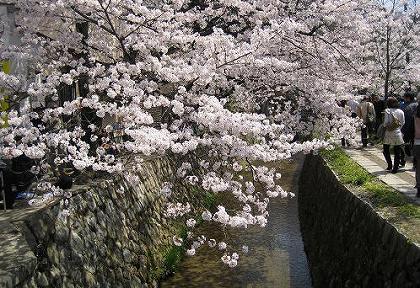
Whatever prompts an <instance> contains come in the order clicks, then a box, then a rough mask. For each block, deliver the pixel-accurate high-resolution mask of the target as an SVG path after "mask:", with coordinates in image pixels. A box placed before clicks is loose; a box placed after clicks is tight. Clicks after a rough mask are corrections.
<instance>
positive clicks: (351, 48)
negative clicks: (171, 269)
mask: <svg viewBox="0 0 420 288" xmlns="http://www.w3.org/2000/svg"><path fill="white" fill-rule="evenodd" d="M368 4H369V1H362V0H360V1H348V0H326V1H299V0H297V1H277V0H256V1H240V0H217V1H210V0H185V1H182V0H173V1H171V0H166V1H146V0H145V1H141V0H69V1H63V0H49V1H35V0H17V1H15V5H16V6H17V7H18V8H19V15H18V16H17V19H18V26H19V32H20V33H21V35H22V37H21V44H20V45H19V46H11V45H8V46H6V45H2V46H0V51H1V54H0V58H13V57H16V55H19V57H21V58H23V59H25V61H27V62H28V67H29V72H28V75H6V74H4V73H0V85H1V86H3V87H7V88H8V94H9V98H8V101H9V105H10V107H11V108H10V109H9V111H7V114H6V113H4V115H3V116H4V117H5V118H4V119H6V118H7V120H5V121H6V122H7V123H3V124H6V125H5V126H4V128H2V129H0V155H1V157H3V158H6V159H11V158H15V157H18V156H20V155H26V156H27V157H29V158H31V159H34V161H35V163H36V165H35V166H34V167H33V168H32V171H33V173H38V174H39V175H40V177H41V178H42V177H44V178H47V177H50V176H51V173H52V174H54V175H55V176H56V177H57V176H59V174H60V171H61V170H62V169H63V167H67V168H71V169H73V170H75V171H77V173H79V174H90V175H92V173H111V174H119V175H123V176H124V177H127V178H128V179H130V180H132V181H131V182H132V183H135V178H136V176H135V171H136V167H137V166H138V165H137V164H138V163H139V162H141V159H142V158H144V157H150V156H170V157H176V158H177V159H178V161H180V165H179V167H178V171H177V173H176V174H177V175H174V180H173V181H174V182H175V181H180V180H182V181H184V182H185V183H188V184H189V185H194V186H198V187H200V188H202V189H204V190H207V191H209V192H210V193H226V194H230V195H232V197H233V198H234V199H235V200H236V204H235V205H234V207H235V208H236V209H233V208H231V207H224V206H218V207H217V209H216V210H215V211H208V210H204V211H200V214H201V216H202V218H203V219H204V220H207V221H213V222H216V223H219V224H220V225H221V226H223V227H225V226H231V227H238V228H239V227H241V228H246V227H248V226H250V225H260V226H265V225H266V223H267V217H268V212H267V206H268V203H269V198H271V197H277V196H281V197H288V196H293V195H291V193H288V192H286V191H284V190H283V189H282V188H281V186H279V185H278V183H279V180H278V179H279V178H280V175H281V174H280V173H279V172H281V171H276V170H275V169H273V168H268V167H266V166H265V165H264V162H269V161H277V160H283V159H290V158H291V157H292V156H293V155H295V154H297V153H300V152H304V153H309V152H311V151H316V150H318V149H319V148H322V147H326V146H328V145H329V144H330V143H331V141H332V140H333V139H335V138H341V136H342V135H346V136H349V135H351V134H353V133H354V123H355V122H354V121H355V120H353V119H351V118H349V117H348V115H347V114H346V112H345V111H344V110H342V108H340V107H339V106H338V105H337V100H340V99H346V98H348V97H349V93H350V91H352V89H353V88H354V87H355V86H357V85H362V84H363V83H367V80H366V77H365V75H363V69H364V68H363V67H364V66H363V60H364V58H363V55H362V54H361V53H362V52H363V51H364V47H363V45H362V44H363V43H366V41H367V39H368V32H369V30H368V29H367V26H366V18H365V17H364V14H363V12H364V11H365V10H364V9H365V8H366V7H367V5H368ZM23 99H31V103H32V109H29V110H22V109H18V106H19V103H20V102H21V101H22V100H23ZM257 163H258V164H257ZM244 173H250V174H251V175H252V178H251V179H252V180H246V178H244V177H243V175H244ZM175 177H176V179H175ZM45 180H48V179H45ZM47 182H48V181H47ZM280 182H281V179H280ZM172 186H173V184H172V183H169V182H168V183H166V184H165V186H164V187H162V190H161V193H162V194H164V195H166V196H167V197H168V206H167V216H168V217H178V216H184V217H187V218H188V216H187V215H188V213H190V212H191V210H192V207H191V206H190V204H189V203H182V202H180V201H178V200H177V199H178V198H176V195H173V194H174V193H172V192H171V190H172ZM42 188H43V190H45V191H47V192H48V193H46V194H44V195H43V199H44V200H45V199H49V197H52V196H57V195H61V196H62V195H63V192H62V191H60V189H57V187H54V186H53V185H51V184H48V183H47V184H45V183H44V184H43V185H42ZM67 196H69V195H67ZM238 207H239V208H238ZM195 212H197V211H195ZM195 224H196V223H195V220H194V219H192V218H190V219H188V220H187V222H186V225H187V226H188V227H189V228H191V230H192V229H193V227H194V226H195ZM190 235H193V234H190ZM191 237H192V238H191ZM191 237H190V238H191V239H190V240H188V241H189V244H191V246H190V247H189V249H188V250H187V253H188V254H189V255H193V254H195V252H196V250H197V249H198V248H199V247H200V246H201V245H203V244H204V243H207V244H208V245H210V246H211V247H215V246H216V245H217V247H218V248H219V249H220V250H223V251H225V250H226V249H232V248H231V247H229V246H228V245H227V243H225V242H223V239H217V240H216V239H211V235H207V236H204V235H201V236H198V237H196V236H191ZM193 237H196V238H193ZM174 243H175V244H176V245H182V239H179V238H177V237H174ZM244 250H247V249H246V248H244ZM229 251H230V250H229ZM223 253H224V255H223V257H222V261H223V262H224V263H226V264H228V265H229V266H235V265H236V264H237V260H238V257H239V255H238V254H237V253H236V252H232V251H230V252H229V253H228V252H223Z"/></svg>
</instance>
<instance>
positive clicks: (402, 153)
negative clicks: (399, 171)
mask: <svg viewBox="0 0 420 288" xmlns="http://www.w3.org/2000/svg"><path fill="white" fill-rule="evenodd" d="M404 150H405V144H402V145H401V146H400V149H399V151H400V162H399V163H400V166H401V167H404V166H405V152H404Z"/></svg>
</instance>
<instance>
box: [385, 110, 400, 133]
mask: <svg viewBox="0 0 420 288" xmlns="http://www.w3.org/2000/svg"><path fill="white" fill-rule="evenodd" d="M390 115H391V117H392V119H391V123H389V124H388V125H386V130H388V131H394V130H395V129H398V128H400V127H401V122H400V119H398V118H397V117H396V116H395V115H394V114H393V113H390Z"/></svg>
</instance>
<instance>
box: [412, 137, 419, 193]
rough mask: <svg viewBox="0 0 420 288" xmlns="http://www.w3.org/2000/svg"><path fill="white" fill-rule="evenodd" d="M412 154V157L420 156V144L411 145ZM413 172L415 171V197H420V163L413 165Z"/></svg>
mask: <svg viewBox="0 0 420 288" xmlns="http://www.w3.org/2000/svg"><path fill="white" fill-rule="evenodd" d="M413 154H414V157H416V158H417V157H418V156H420V145H414V146H413ZM415 167H416V168H415V172H416V188H417V195H416V196H417V197H420V165H416V166H415Z"/></svg>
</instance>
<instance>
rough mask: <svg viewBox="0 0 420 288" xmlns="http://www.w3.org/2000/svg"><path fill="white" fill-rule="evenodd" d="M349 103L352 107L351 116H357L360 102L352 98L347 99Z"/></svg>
mask: <svg viewBox="0 0 420 288" xmlns="http://www.w3.org/2000/svg"><path fill="white" fill-rule="evenodd" d="M347 105H348V106H349V107H350V110H351V117H353V118H356V116H357V108H358V107H359V102H357V101H356V100H354V99H350V100H348V101H347Z"/></svg>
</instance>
